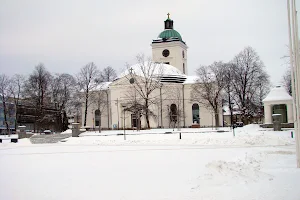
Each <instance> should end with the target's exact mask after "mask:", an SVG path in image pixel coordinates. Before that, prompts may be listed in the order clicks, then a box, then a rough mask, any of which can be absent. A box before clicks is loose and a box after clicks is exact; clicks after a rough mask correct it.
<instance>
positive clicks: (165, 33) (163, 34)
mask: <svg viewBox="0 0 300 200" xmlns="http://www.w3.org/2000/svg"><path fill="white" fill-rule="evenodd" d="M158 38H166V39H169V38H178V39H179V40H180V41H182V38H181V35H180V34H179V33H178V32H177V31H175V30H174V29H166V30H164V31H163V32H161V33H160V34H159V36H158Z"/></svg>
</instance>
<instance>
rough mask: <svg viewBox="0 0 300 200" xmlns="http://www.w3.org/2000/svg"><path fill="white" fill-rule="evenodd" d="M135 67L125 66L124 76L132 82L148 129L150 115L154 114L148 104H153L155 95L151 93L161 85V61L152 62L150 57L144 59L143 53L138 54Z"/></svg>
mask: <svg viewBox="0 0 300 200" xmlns="http://www.w3.org/2000/svg"><path fill="white" fill-rule="evenodd" d="M136 58H137V63H138V64H137V65H138V67H137V68H136V69H131V68H130V67H129V66H127V69H128V74H126V76H125V77H126V78H127V79H128V81H130V82H132V86H133V88H134V90H135V91H136V93H137V95H139V96H140V98H141V100H142V102H141V104H142V105H143V113H144V116H145V118H146V123H147V128H148V129H150V120H149V118H150V115H152V114H153V115H154V113H153V112H152V111H151V109H150V106H151V105H153V104H155V103H156V102H155V97H152V96H151V95H152V93H153V91H154V90H155V89H158V88H159V87H161V83H160V79H161V77H162V76H163V67H162V64H161V63H156V62H153V61H152V60H151V59H150V58H148V59H145V56H144V55H138V56H137V57H136Z"/></svg>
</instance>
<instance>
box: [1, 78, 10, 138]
mask: <svg viewBox="0 0 300 200" xmlns="http://www.w3.org/2000/svg"><path fill="white" fill-rule="evenodd" d="M9 81H10V80H9V77H8V76H6V75H5V74H1V75H0V95H1V96H0V97H1V101H2V102H1V103H2V107H3V114H4V123H5V126H6V131H7V133H8V134H10V131H9V124H8V119H7V114H8V108H7V105H6V103H7V101H8V97H9Z"/></svg>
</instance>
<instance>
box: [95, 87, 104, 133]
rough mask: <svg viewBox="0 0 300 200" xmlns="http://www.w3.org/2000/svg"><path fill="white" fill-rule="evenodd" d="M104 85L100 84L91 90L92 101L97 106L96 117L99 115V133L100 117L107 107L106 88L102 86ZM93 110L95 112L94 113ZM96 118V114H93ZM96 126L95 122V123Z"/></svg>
mask: <svg viewBox="0 0 300 200" xmlns="http://www.w3.org/2000/svg"><path fill="white" fill-rule="evenodd" d="M103 87H104V85H102V84H101V85H100V86H99V87H98V88H97V90H96V91H93V92H92V93H93V98H92V101H93V103H94V105H96V108H97V110H96V111H97V112H98V113H97V115H98V116H97V117H99V133H101V123H102V122H101V117H102V116H103V115H104V110H105V109H108V107H107V105H108V102H107V101H108V98H107V90H106V88H103ZM96 111H95V114H96ZM95 119H96V116H95ZM96 126H97V124H96Z"/></svg>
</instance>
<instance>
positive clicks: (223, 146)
mask: <svg viewBox="0 0 300 200" xmlns="http://www.w3.org/2000/svg"><path fill="white" fill-rule="evenodd" d="M186 130H189V129H186ZM186 130H182V131H183V132H184V133H182V139H181V140H179V133H174V134H154V132H155V133H158V132H159V130H154V131H153V134H150V132H149V131H148V132H143V133H142V134H136V135H126V140H124V137H123V135H117V134H118V133H119V132H116V131H114V132H108V131H107V132H102V133H101V136H96V134H98V133H96V132H94V133H93V132H86V133H83V134H82V135H81V136H82V137H79V138H68V139H64V141H63V142H60V143H56V144H31V143H30V141H29V139H22V140H20V142H19V143H16V144H14V143H4V144H0V188H1V189H0V199H5V200H6V199H7V200H11V199H22V200H23V199H30V200H40V199H45V200H50V199H51V200H53V199H75V200H77V199H105V200H150V199H151V200H154V199H155V200H169V199H170V200H196V199H197V200H201V199H203V200H218V199H222V200H240V199H243V200H281V199H282V200H299V199H300V190H299V189H298V188H299V185H300V170H299V169H297V168H296V155H295V140H294V139H293V138H291V137H290V132H291V131H290V130H286V131H281V132H274V131H271V129H260V128H259V127H258V126H256V125H250V126H246V127H243V128H238V129H236V136H235V137H233V135H232V132H231V131H230V132H216V131H212V130H211V129H210V130H209V129H200V130H201V131H200V132H197V129H194V130H193V129H190V131H186ZM164 131H165V130H161V132H164ZM168 131H170V130H168ZM198 131H199V129H198ZM121 132H122V131H121ZM188 132H189V133H188ZM128 133H130V132H129V131H128ZM104 135H108V136H104Z"/></svg>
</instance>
